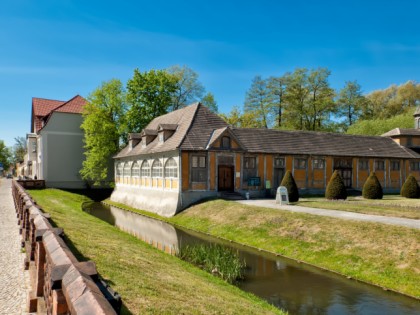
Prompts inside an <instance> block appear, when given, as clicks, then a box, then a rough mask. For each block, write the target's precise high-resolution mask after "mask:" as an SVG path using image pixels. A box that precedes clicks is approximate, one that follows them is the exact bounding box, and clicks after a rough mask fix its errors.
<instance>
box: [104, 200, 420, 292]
mask: <svg viewBox="0 0 420 315" xmlns="http://www.w3.org/2000/svg"><path fill="white" fill-rule="evenodd" d="M107 202H109V200H107ZM109 203H112V202H109ZM117 205H118V204H117ZM119 206H120V207H124V206H122V205H121V204H119ZM125 208H127V209H131V210H134V211H137V212H140V213H143V214H146V215H147V212H144V211H139V210H135V209H132V208H129V207H125ZM149 215H150V213H149ZM152 216H154V217H157V215H155V214H152ZM162 219H163V220H166V221H168V222H171V223H175V224H178V225H180V226H183V227H186V228H190V229H194V230H197V231H201V232H205V233H209V234H212V235H215V236H219V237H223V238H226V239H229V240H232V241H235V242H239V243H243V244H247V245H250V246H254V247H257V248H261V249H265V250H268V251H271V252H275V253H279V254H282V255H284V256H287V257H290V258H294V259H297V260H301V261H304V262H307V263H311V264H314V265H317V266H320V267H323V268H327V269H330V270H333V271H336V272H339V273H342V274H344V275H346V276H349V277H352V278H355V279H359V280H363V281H367V282H369V283H373V284H376V285H379V286H382V287H386V288H389V289H392V290H396V291H399V292H402V293H405V294H408V295H412V296H415V297H417V298H420V285H419V283H420V231H419V230H416V229H410V228H405V227H396V226H391V225H385V224H379V223H378V224H376V223H367V222H357V221H347V220H340V219H336V218H330V217H322V216H315V215H310V214H302V213H291V212H288V211H280V210H276V209H268V208H259V207H253V206H247V205H242V204H239V203H236V202H233V201H224V200H213V201H207V202H203V203H201V204H198V205H195V206H193V207H191V208H189V209H187V210H185V211H183V212H182V213H180V214H178V215H177V216H175V217H172V218H169V219H168V218H162Z"/></svg>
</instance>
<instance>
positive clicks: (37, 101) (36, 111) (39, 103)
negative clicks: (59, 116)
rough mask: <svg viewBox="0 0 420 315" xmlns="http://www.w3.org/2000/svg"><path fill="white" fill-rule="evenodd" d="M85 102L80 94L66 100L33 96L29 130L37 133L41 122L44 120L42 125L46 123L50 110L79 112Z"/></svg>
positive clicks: (40, 127)
mask: <svg viewBox="0 0 420 315" xmlns="http://www.w3.org/2000/svg"><path fill="white" fill-rule="evenodd" d="M85 104H86V100H85V99H84V98H83V97H81V96H80V95H76V96H75V97H73V98H72V99H70V100H69V101H67V102H65V101H58V100H49V99H45V98H38V97H33V98H32V119H31V132H35V133H37V132H38V131H40V130H41V129H42V123H43V122H44V125H45V124H46V122H47V121H48V118H49V116H50V115H51V113H52V112H54V111H57V112H63V113H78V114H80V113H82V109H83V106H84V105H85Z"/></svg>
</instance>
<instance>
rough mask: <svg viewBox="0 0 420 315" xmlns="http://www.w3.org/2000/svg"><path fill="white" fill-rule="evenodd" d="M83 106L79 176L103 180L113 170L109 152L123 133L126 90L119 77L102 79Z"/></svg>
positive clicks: (118, 143) (108, 177)
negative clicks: (81, 157) (83, 154)
mask: <svg viewBox="0 0 420 315" xmlns="http://www.w3.org/2000/svg"><path fill="white" fill-rule="evenodd" d="M87 101H88V103H87V104H86V105H85V107H84V110H83V123H82V125H81V128H82V129H83V131H84V143H85V146H84V148H85V155H86V159H85V160H84V161H83V167H82V169H81V171H80V174H81V175H82V178H83V179H84V180H86V181H92V182H93V183H94V185H100V184H104V183H105V182H106V181H107V180H110V179H111V177H112V176H111V175H112V174H113V172H112V170H113V166H112V156H113V155H114V154H115V153H117V152H118V151H119V149H120V145H121V144H122V143H123V142H124V137H125V136H126V130H125V121H124V114H125V112H126V103H125V91H124V89H123V86H122V83H121V82H120V81H119V80H116V79H113V80H110V81H108V82H104V83H102V85H101V86H100V87H98V88H97V89H96V90H94V91H93V92H92V93H91V94H90V95H89V96H88V98H87Z"/></svg>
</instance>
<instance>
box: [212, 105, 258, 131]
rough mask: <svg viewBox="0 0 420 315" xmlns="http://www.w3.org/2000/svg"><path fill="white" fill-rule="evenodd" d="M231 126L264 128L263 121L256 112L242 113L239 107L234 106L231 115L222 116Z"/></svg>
mask: <svg viewBox="0 0 420 315" xmlns="http://www.w3.org/2000/svg"><path fill="white" fill-rule="evenodd" d="M220 117H222V118H223V119H224V120H225V121H226V122H227V123H228V124H229V125H231V126H233V127H237V128H262V127H264V126H263V124H262V121H261V120H260V119H258V117H257V113H256V112H255V111H250V112H245V113H242V112H241V110H240V109H239V107H238V106H234V107H233V108H232V110H231V111H230V113H228V114H223V113H222V114H220Z"/></svg>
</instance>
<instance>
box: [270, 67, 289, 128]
mask: <svg viewBox="0 0 420 315" xmlns="http://www.w3.org/2000/svg"><path fill="white" fill-rule="evenodd" d="M286 87H287V76H286V75H284V76H280V77H270V78H268V83H267V88H268V90H269V93H270V95H271V98H270V99H271V102H272V106H271V107H272V110H273V112H274V113H275V115H276V122H275V126H276V127H277V128H281V127H282V125H283V124H284V121H283V120H284V117H283V111H284V106H285V95H286Z"/></svg>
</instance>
